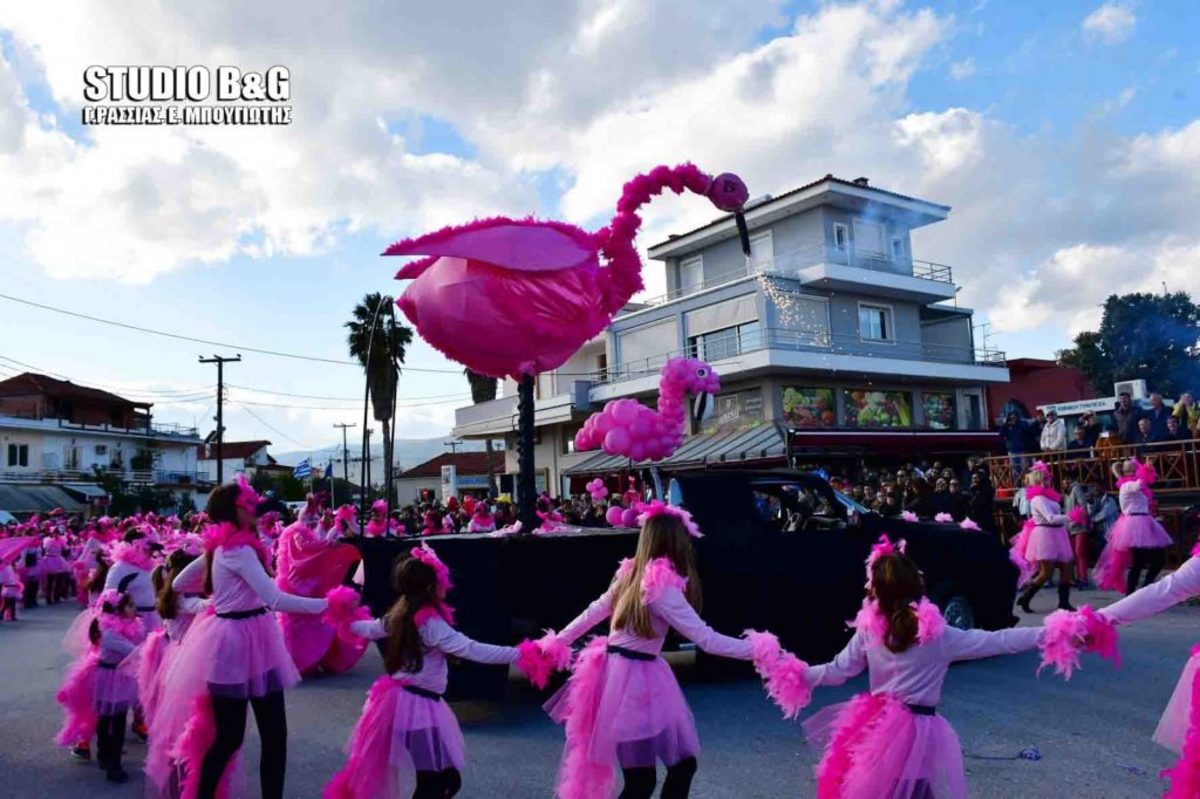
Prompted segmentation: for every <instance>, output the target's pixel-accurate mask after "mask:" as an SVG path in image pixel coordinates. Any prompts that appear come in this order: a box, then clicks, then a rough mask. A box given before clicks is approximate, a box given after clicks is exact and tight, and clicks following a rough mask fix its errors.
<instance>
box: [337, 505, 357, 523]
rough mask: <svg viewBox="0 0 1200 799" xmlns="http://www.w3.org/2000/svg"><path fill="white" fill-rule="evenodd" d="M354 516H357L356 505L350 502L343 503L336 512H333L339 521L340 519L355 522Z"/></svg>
mask: <svg viewBox="0 0 1200 799" xmlns="http://www.w3.org/2000/svg"><path fill="white" fill-rule="evenodd" d="M354 516H355V514H354V506H353V505H350V504H346V505H342V506H340V507H339V508H338V509H337V510H336V511H334V513H333V518H334V519H336V520H337V521H339V522H345V523H346V524H351V523H353V522H354Z"/></svg>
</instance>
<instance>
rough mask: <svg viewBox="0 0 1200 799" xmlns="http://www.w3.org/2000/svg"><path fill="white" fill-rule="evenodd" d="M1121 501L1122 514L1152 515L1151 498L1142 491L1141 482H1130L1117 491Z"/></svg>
mask: <svg viewBox="0 0 1200 799" xmlns="http://www.w3.org/2000/svg"><path fill="white" fill-rule="evenodd" d="M1117 497H1118V498H1119V499H1120V501H1121V513H1124V514H1126V515H1129V514H1135V515H1139V516H1145V515H1146V514H1148V513H1150V497H1148V496H1146V494H1145V492H1143V491H1142V481H1141V480H1130V481H1129V482H1128V483H1124V484H1123V485H1122V486H1121V487H1120V489H1118V490H1117Z"/></svg>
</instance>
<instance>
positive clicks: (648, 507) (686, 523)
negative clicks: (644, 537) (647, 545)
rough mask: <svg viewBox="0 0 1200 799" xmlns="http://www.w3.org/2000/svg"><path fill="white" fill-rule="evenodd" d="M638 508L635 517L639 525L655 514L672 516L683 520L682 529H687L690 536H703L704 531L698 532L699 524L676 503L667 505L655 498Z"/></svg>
mask: <svg viewBox="0 0 1200 799" xmlns="http://www.w3.org/2000/svg"><path fill="white" fill-rule="evenodd" d="M640 510H641V513H639V514H638V517H637V523H638V525H639V526H641V525H644V524H645V523H646V520H648V519H653V518H654V517H655V516H674V517H675V518H676V519H678V520H679V521H681V522H683V527H684V529H685V530H687V532H688V535H690V536H691V537H692V538H703V537H704V533H702V532H700V525H698V524H696V522H695V520H694V519H692V514H691V513H690V512H689V511H687V510H685V509H683V508H681V507H679V506H678V505H668V504H667V503H665V502H663V501H662V500H659V499H655V500H652V501H650V502H648V503H646V504H644V505H642V506H641V508H640Z"/></svg>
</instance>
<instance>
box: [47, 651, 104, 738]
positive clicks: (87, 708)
mask: <svg viewBox="0 0 1200 799" xmlns="http://www.w3.org/2000/svg"><path fill="white" fill-rule="evenodd" d="M99 662H100V650H99V649H97V648H96V647H92V648H91V649H90V650H89V651H88V652H87V653H86V654H84V655H83V656H82V657H81V658H79V659H78V660H76V661H75V662H74V663H72V664H71V666H70V668H68V669H67V673H66V675H65V676H64V677H63V681H62V685H61V686H59V689H58V693H57V694H55V697H54V698H55V699H57V700H58V703H59V704H60V705H62V708H63V725H62V727H61V728H60V729H59V731H58V738H57V741H58V745H59V746H74V745H75V744H77V743H80V742H81V741H91V740H92V736H93V735H95V734H96V723H97V722H98V720H99V719H98V718H97V717H96V710H95V708H94V706H93V704H92V693H93V684H94V683H95V677H96V669H97V668H98V666H97V664H99Z"/></svg>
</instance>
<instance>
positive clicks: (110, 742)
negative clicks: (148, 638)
mask: <svg viewBox="0 0 1200 799" xmlns="http://www.w3.org/2000/svg"><path fill="white" fill-rule="evenodd" d="M97 604H98V606H99V607H98V610H99V612H98V613H96V614H95V617H94V618H93V619H92V621H91V624H90V626H89V628H88V639H89V641H90V643H91V647H90V648H89V650H88V651H87V652H86V653H85V654H84V655H83V656H82V657H81V658H80V660H79V661H77V662H76V663H75V665H73V666H72V667H71V669H70V670H69V671H68V674H67V678H66V679H65V680H64V681H63V685H62V687H61V688H60V689H59V692H58V701H59V703H60V704H62V705H63V708H64V710H65V712H66V722H65V723H64V725H63V729H62V731H61V732H60V733H59V739H58V740H59V743H60V744H62V745H64V746H70V745H75V746H76V748H77V749H78V748H80V743H79V742H80V741H83V742H87V741H89V740H90V739H91V736H92V732H93V731H94V732H95V734H96V762H97V763H98V764H99V765H100V768H102V769H104V771H105V776H106V778H107V779H108V781H109V782H125V781H126V780H127V779H128V778H129V775H128V774H126V772H125V769H124V768H122V766H121V749H122V747H123V746H124V745H125V717H126V714H127V713H128V712H129V709H130V707H132V706H133V703H134V700H135V699H136V698H137V683H136V680H135V679H134V676H133V669H132V665H133V661H132V660H131V659H130V658H129V655H130V653H132V652H133V651H134V649H136V648H137V645H138V644H139V643H141V641H142V639H143V638H144V637H145V632H144V631H143V628H142V623H141V620H140V619H138V615H137V609H136V607H135V606H134V604H133V599H132V597H130V596H129V595H128V594H120V593H118V592H116V591H114V590H107V591H104V592H103V593H102V594H101V595H100V600H99V602H98V603H97ZM84 749H85V751H86V747H84ZM76 757H80V759H86V757H84V756H83V755H82V754H76Z"/></svg>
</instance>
